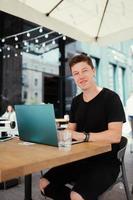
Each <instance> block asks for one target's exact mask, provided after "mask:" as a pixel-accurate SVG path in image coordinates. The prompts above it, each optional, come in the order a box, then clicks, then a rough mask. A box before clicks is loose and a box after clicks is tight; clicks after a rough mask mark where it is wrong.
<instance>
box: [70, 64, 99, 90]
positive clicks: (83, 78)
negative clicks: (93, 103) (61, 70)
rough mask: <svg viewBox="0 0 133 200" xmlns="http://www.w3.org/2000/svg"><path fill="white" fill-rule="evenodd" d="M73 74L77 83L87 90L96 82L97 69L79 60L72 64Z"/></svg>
mask: <svg viewBox="0 0 133 200" xmlns="http://www.w3.org/2000/svg"><path fill="white" fill-rule="evenodd" d="M71 69H72V75H73V78H74V80H75V83H76V84H77V86H78V87H80V88H81V89H82V90H86V89H88V88H90V87H91V85H92V84H93V83H94V78H93V77H94V75H95V69H92V68H91V66H90V65H88V63H87V62H79V63H77V64H75V65H73V66H72V68H71Z"/></svg>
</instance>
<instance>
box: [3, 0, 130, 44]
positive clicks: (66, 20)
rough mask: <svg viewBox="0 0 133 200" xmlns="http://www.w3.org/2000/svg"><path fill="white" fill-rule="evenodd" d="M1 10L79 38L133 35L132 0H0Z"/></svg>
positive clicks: (102, 40) (107, 40) (98, 39)
mask: <svg viewBox="0 0 133 200" xmlns="http://www.w3.org/2000/svg"><path fill="white" fill-rule="evenodd" d="M0 10H2V11H4V12H7V13H10V14H13V15H15V16H18V17H21V18H23V19H26V20H29V21H31V22H34V23H37V24H39V25H42V26H44V27H47V28H49V29H52V30H54V31H57V32H61V33H63V34H65V35H67V36H69V37H71V38H74V39H76V40H79V41H84V42H95V41H96V42H98V43H99V44H110V43H113V42H116V41H117V42H119V41H123V40H128V39H133V0H0Z"/></svg>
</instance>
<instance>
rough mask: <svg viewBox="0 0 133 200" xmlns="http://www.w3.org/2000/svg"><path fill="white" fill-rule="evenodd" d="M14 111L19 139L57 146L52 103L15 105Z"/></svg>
mask: <svg viewBox="0 0 133 200" xmlns="http://www.w3.org/2000/svg"><path fill="white" fill-rule="evenodd" d="M15 111H16V117H17V123H18V132H19V137H20V139H21V140H23V141H26V142H33V143H39V144H47V145H51V146H58V139H57V129H56V122H55V114H54V107H53V105H52V104H40V105H15Z"/></svg>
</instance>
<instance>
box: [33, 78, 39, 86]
mask: <svg viewBox="0 0 133 200" xmlns="http://www.w3.org/2000/svg"><path fill="white" fill-rule="evenodd" d="M34 84H35V86H37V84H38V79H37V78H35V80H34Z"/></svg>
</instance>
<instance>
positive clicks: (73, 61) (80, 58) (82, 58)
mask: <svg viewBox="0 0 133 200" xmlns="http://www.w3.org/2000/svg"><path fill="white" fill-rule="evenodd" d="M79 62H86V63H87V64H88V65H90V67H91V68H92V69H94V65H93V63H92V60H91V58H90V57H89V56H87V55H84V54H79V55H76V56H74V57H73V58H72V59H71V60H70V62H69V66H70V69H71V68H72V66H73V65H75V64H77V63H79Z"/></svg>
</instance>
